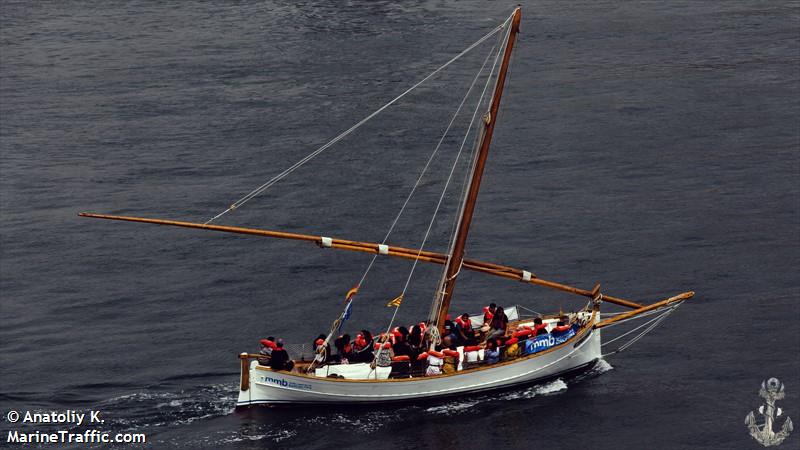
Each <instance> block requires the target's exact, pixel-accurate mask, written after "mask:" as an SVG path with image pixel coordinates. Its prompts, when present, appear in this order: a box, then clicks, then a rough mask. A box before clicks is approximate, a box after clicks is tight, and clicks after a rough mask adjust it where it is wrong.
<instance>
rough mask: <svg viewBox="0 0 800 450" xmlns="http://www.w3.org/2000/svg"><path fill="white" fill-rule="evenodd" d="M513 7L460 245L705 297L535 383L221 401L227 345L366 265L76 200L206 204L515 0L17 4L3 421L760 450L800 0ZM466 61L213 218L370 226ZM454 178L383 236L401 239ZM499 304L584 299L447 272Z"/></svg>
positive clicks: (369, 102) (381, 283) (204, 213)
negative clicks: (583, 363) (339, 404)
mask: <svg viewBox="0 0 800 450" xmlns="http://www.w3.org/2000/svg"><path fill="white" fill-rule="evenodd" d="M523 6H524V10H523V23H522V35H521V36H520V40H519V43H518V47H517V50H516V56H515V59H514V61H513V65H512V71H511V78H510V83H509V85H508V88H507V90H506V95H505V97H504V104H503V108H502V113H501V115H500V118H499V123H498V127H497V130H496V133H495V141H494V146H493V154H492V155H491V157H490V163H489V166H488V168H487V173H486V176H485V178H484V188H483V190H482V192H481V197H480V199H479V205H478V208H477V211H476V219H475V222H474V226H473V233H472V234H471V238H470V242H469V244H468V245H469V256H471V257H474V258H478V259H484V260H488V261H496V262H502V263H506V264H509V265H514V266H519V267H525V268H528V269H529V270H531V271H533V272H535V273H537V274H538V275H540V276H542V277H545V278H552V279H555V280H560V281H564V282H568V283H575V284H578V285H580V286H583V287H591V286H592V285H593V284H594V283H595V282H598V281H599V282H602V283H603V286H604V291H605V292H607V293H609V294H614V295H619V296H624V297H628V298H632V299H637V300H641V301H655V300H658V299H661V298H664V297H667V296H669V295H673V294H675V293H678V292H682V291H685V290H690V289H691V290H695V291H697V293H698V295H697V297H696V298H695V299H694V300H692V301H691V302H689V303H687V304H685V305H684V306H683V307H682V308H681V309H679V310H678V311H677V313H676V314H674V315H673V316H672V317H671V318H670V319H669V320H668V321H667V322H666V323H665V324H664V325H662V327H660V328H659V329H657V330H656V331H655V332H654V333H652V334H650V335H648V336H647V337H645V338H644V339H642V340H641V341H640V342H639V343H637V344H636V345H635V346H634V347H632V348H631V349H630V350H629V351H627V352H624V353H621V354H619V355H616V356H614V357H611V358H609V361H608V363H609V364H604V365H602V366H600V367H598V368H597V369H596V370H594V371H593V372H590V373H587V374H584V375H582V376H580V377H577V378H565V379H559V380H556V381H553V382H550V383H547V384H543V385H538V386H532V387H529V388H527V389H526V390H524V391H523V392H517V393H510V394H509V393H506V394H499V395H498V394H491V395H484V396H480V397H465V398H464V399H459V400H456V401H449V402H444V403H439V404H432V405H429V404H426V405H414V406H404V407H401V408H399V409H398V408H395V407H392V408H371V409H366V410H357V411H352V410H327V409H302V410H288V411H286V410H277V411H274V410H250V411H245V412H234V411H233V405H234V403H235V397H236V386H237V380H238V360H237V359H236V354H237V353H238V352H240V351H246V350H250V351H253V350H255V349H256V345H255V343H256V342H257V340H258V339H259V338H261V337H263V336H264V335H266V334H274V335H277V336H283V337H284V338H286V339H287V341H289V342H293V343H304V342H306V341H308V340H309V339H310V338H311V337H313V336H315V335H316V334H317V333H319V332H321V331H323V330H325V329H326V328H327V326H328V325H329V323H330V321H331V320H332V319H333V317H334V316H335V315H336V314H337V313H338V311H339V308H340V305H341V298H342V295H343V294H344V292H346V291H347V289H349V288H350V287H351V286H352V285H353V284H354V283H355V282H356V281H357V280H358V278H359V276H360V275H361V273H362V272H363V270H364V268H365V267H366V264H367V263H368V261H369V258H370V257H369V256H367V255H360V254H344V253H336V252H333V251H320V250H318V249H316V248H315V247H313V246H310V245H308V244H302V243H296V242H281V241H273V240H268V239H259V238H252V237H241V236H227V235H215V234H213V233H203V232H197V231H191V230H182V229H168V228H160V227H153V226H146V225H134V224H122V223H111V222H102V221H93V220H89V219H79V218H78V217H76V213H77V212H78V211H87V210H90V211H98V212H108V213H120V214H129V215H143V216H149V217H165V218H174V219H184V220H201V221H202V220H205V219H208V218H209V217H211V216H212V215H214V214H216V213H218V212H219V211H221V210H222V209H224V208H225V207H226V206H227V205H228V204H230V202H232V201H233V200H235V199H236V198H238V197H239V196H241V195H242V194H244V193H246V192H248V191H249V190H250V189H252V188H253V187H255V186H258V185H259V184H261V183H262V182H263V181H265V180H266V179H268V178H270V177H272V176H273V175H274V174H276V173H278V172H280V171H281V170H283V169H284V168H285V167H288V166H289V165H290V164H292V163H293V162H294V161H296V160H297V159H299V158H300V157H302V156H304V155H305V154H307V153H308V152H310V151H311V150H312V149H313V148H316V146H318V145H320V144H322V143H324V142H325V141H327V140H328V139H329V138H331V137H332V136H334V135H336V134H337V133H338V132H340V131H341V130H343V129H346V128H347V127H349V126H350V125H351V124H352V123H354V122H355V121H356V120H357V119H359V118H361V117H363V116H364V115H365V114H366V113H367V112H368V111H370V110H372V109H373V108H376V107H377V106H379V105H380V104H382V103H383V102H385V101H387V100H388V99H390V98H391V97H392V96H394V95H396V94H397V93H399V92H402V90H404V89H405V88H406V87H407V86H409V85H410V84H412V83H413V82H414V81H415V80H418V79H420V78H421V77H422V76H424V75H425V74H426V73H427V72H428V71H430V70H432V69H433V68H435V67H436V66H437V65H438V64H440V63H442V62H444V61H446V60H447V59H448V58H450V57H451V56H452V55H454V54H456V53H457V52H458V51H460V50H461V49H462V48H464V47H465V46H466V45H468V44H469V43H470V42H472V41H474V40H475V39H477V38H478V37H479V36H481V35H483V34H484V33H485V32H487V31H488V30H489V29H490V28H491V27H492V26H493V25H494V24H496V23H498V22H500V21H501V20H503V18H504V17H506V15H507V14H509V13H510V12H511V9H512V7H513V3H510V2H483V1H466V2H448V1H417V2H386V1H379V2H274V1H267V2H237V3H222V2H210V3H209V2H175V3H172V2H141V3H131V2H97V3H89V2H11V1H5V2H3V3H2V4H1V6H0V8H2V9H0V14H1V16H2V23H0V25H1V27H0V38H1V39H2V52H1V53H0V149H2V161H0V163H1V165H0V171H1V172H0V183H2V184H1V185H0V187H1V188H2V191H0V193H1V194H2V196H1V197H0V201H1V203H0V207H1V209H2V218H1V219H0V226H1V227H2V228H1V230H2V259H1V260H0V264H2V266H1V268H2V278H1V279H0V289H1V291H0V292H2V303H1V305H2V310H0V313H1V315H2V326H1V327H0V358H2V364H0V381H1V382H2V383H1V385H0V409H2V412H3V416H5V414H6V411H8V410H11V409H17V410H40V411H51V410H65V409H77V410H81V411H86V410H92V409H100V410H102V411H103V414H104V416H105V417H106V418H107V420H106V424H105V425H104V427H105V428H104V429H105V430H108V431H125V430H132V431H136V432H146V433H147V434H148V440H149V445H150V446H152V447H154V448H170V447H177V448H200V447H207V448H262V447H268V448H270V447H284V446H285V447H299V446H302V447H306V448H332V447H339V448H349V447H354V448H372V447H374V446H376V445H381V446H383V447H388V448H415V447H425V448H427V447H430V448H433V447H436V448H447V449H449V448H489V447H492V448H530V447H531V446H533V447H537V448H586V447H588V448H595V449H619V448H652V449H684V448H686V449H688V448H691V449H733V448H737V449H739V448H741V449H746V448H760V447H759V446H758V445H757V444H756V443H755V442H754V441H753V440H752V439H750V438H749V437H748V435H747V431H746V428H745V426H744V417H745V415H746V414H747V413H748V412H749V411H751V410H753V409H755V408H757V407H758V405H759V398H758V397H757V390H758V386H759V384H760V383H761V381H762V380H763V379H764V378H767V377H771V376H774V377H778V378H780V379H782V380H784V381H785V382H786V389H787V397H786V399H785V400H783V401H782V402H781V405H779V406H782V407H783V409H784V410H785V411H786V414H788V415H789V416H790V417H792V418H793V419H794V420H795V423H799V422H798V420H800V401H798V399H799V398H800V397H799V396H800V361H799V358H798V354H799V353H798V350H800V334H798V331H800V312H798V311H800V310H799V309H798V296H797V292H798V287H799V285H800V283H798V268H800V264H799V262H800V252H798V249H800V215H799V213H798V210H799V207H800V196H798V190H799V189H800V186H799V185H798V179H799V178H798V175H800V152H799V151H798V150H800V120H799V119H798V117H800V115H799V113H800V95H798V94H800V93H799V92H798V90H799V89H798V88H799V87H800V44H799V41H800V28H799V24H800V22H798V19H800V4H798V2H780V1H735V2H734V1H730V2H623V1H581V2H563V1H542V2H529V3H526V4H525V5H523ZM484 54H485V51H484V50H481V52H480V54H478V53H476V54H475V55H472V56H470V57H469V58H467V59H465V60H464V61H463V62H459V64H457V65H455V66H453V67H452V68H450V69H448V70H447V71H446V72H445V74H444V76H443V77H441V78H437V79H436V80H435V81H434V82H433V83H431V84H430V85H429V86H428V87H427V88H426V89H425V90H423V91H420V92H419V93H416V94H414V95H412V96H409V97H406V98H405V99H404V100H403V101H402V102H400V103H399V104H398V105H397V106H396V107H394V108H392V109H391V110H390V111H388V112H387V113H385V114H384V115H381V116H379V118H378V119H376V120H375V121H373V122H371V123H370V124H369V125H367V126H365V127H364V128H362V129H361V130H359V131H358V132H357V133H356V134H355V135H353V136H351V137H349V138H348V139H346V140H344V141H343V142H341V143H339V144H338V145H337V146H336V147H333V148H332V149H330V150H329V151H328V152H327V153H324V154H323V155H322V156H320V157H319V158H317V159H316V160H314V161H313V162H312V163H310V164H308V165H306V166H305V167H303V168H302V169H300V170H298V171H297V172H296V173H295V174H293V176H292V177H290V178H288V179H287V180H285V181H284V182H282V183H279V184H278V185H276V186H275V187H274V188H272V189H270V190H269V191H268V192H267V193H266V194H265V195H263V196H261V197H258V198H257V199H255V200H253V201H252V202H250V203H249V204H248V205H247V206H246V207H244V208H242V209H241V210H239V211H236V212H235V213H233V214H230V215H228V216H225V218H224V219H222V220H221V221H220V223H224V224H235V225H245V226H258V227H264V228H275V229H284V230H290V231H294V232H301V233H312V234H324V235H328V236H337V237H345V238H354V239H362V240H372V241H376V240H378V241H379V240H380V239H381V238H382V237H383V234H384V233H385V231H386V230H387V229H388V226H389V224H390V223H391V218H392V217H393V215H394V214H395V213H396V212H397V210H398V209H399V207H400V205H401V204H402V200H403V197H404V195H405V193H406V192H407V190H408V188H409V187H410V186H411V184H413V181H414V179H415V177H416V174H417V173H418V171H419V170H420V169H421V167H422V165H423V164H424V161H425V159H426V158H427V155H428V154H429V152H430V151H431V149H432V148H433V146H434V145H435V142H436V139H437V138H438V133H440V132H441V131H442V130H443V128H444V126H445V125H446V123H447V120H448V117H449V114H451V112H452V111H453V110H454V109H455V106H456V105H457V102H458V99H459V96H460V95H461V93H462V92H463V90H464V89H465V87H466V86H467V85H468V83H469V79H470V77H471V76H472V74H473V73H474V71H475V70H476V69H477V67H478V66H479V65H480V61H481V59H482V57H483V56H482V55H484ZM456 141H457V138H453V139H452V140H450V141H448V143H449V146H448V147H447V148H445V149H443V155H448V156H447V158H452V156H453V155H454V154H455V153H454V152H455V150H456V144H455V142H456ZM445 171H446V160H445V159H441V160H437V162H436V163H435V166H434V173H436V174H437V175H443V174H444V172H445ZM442 180H443V176H437V177H432V178H430V179H426V181H425V182H424V183H423V184H422V187H421V190H420V194H419V196H418V197H415V200H414V201H413V202H412V204H411V205H410V207H409V210H408V212H407V213H406V214H405V215H404V216H403V219H402V220H401V222H400V223H399V225H398V229H397V231H396V232H395V233H394V235H393V238H392V239H391V242H393V243H396V244H400V245H408V246H416V245H418V243H419V240H420V239H421V237H422V232H423V230H424V227H425V225H426V223H427V220H428V219H429V217H430V213H431V211H432V205H433V204H434V203H435V199H436V196H437V195H438V192H439V189H440V187H441V181H442ZM452 210H453V208H452V205H450V206H448V209H447V210H446V211H445V212H452ZM448 226H449V222H446V221H442V222H440V223H439V225H438V226H437V227H436V229H435V233H434V239H433V242H432V243H431V247H430V248H431V249H435V250H441V249H442V248H443V247H444V246H445V238H444V235H445V233H446V231H447V228H448ZM408 269H409V263H408V262H406V261H389V260H380V261H379V264H378V265H377V267H376V268H375V269H374V270H373V272H372V273H371V275H370V277H369V278H368V280H367V283H366V285H365V288H364V289H363V291H362V293H361V294H359V298H358V303H357V305H356V309H355V311H354V317H353V319H351V323H350V326H351V327H359V328H360V327H369V328H372V329H378V328H380V327H384V326H386V324H387V323H388V320H389V312H390V310H388V309H387V308H385V307H384V304H385V302H386V300H387V299H389V298H392V297H394V296H395V295H396V294H397V292H398V291H399V290H400V289H401V288H402V284H403V281H404V280H405V277H406V275H407V273H408ZM437 274H438V269H437V268H434V267H420V268H419V269H418V271H417V272H416V273H415V283H414V284H413V288H412V290H411V291H410V293H409V295H408V297H407V299H406V301H404V303H403V307H402V309H401V311H400V314H399V320H400V322H401V323H408V322H411V321H415V320H418V319H419V318H420V317H423V316H424V315H425V314H426V313H427V305H428V302H429V299H430V296H431V293H432V291H433V285H434V284H435V282H436V277H437ZM489 301H497V302H498V303H502V304H514V303H519V304H523V305H526V306H528V307H531V308H533V309H537V310H545V311H552V310H557V309H559V308H563V309H565V310H566V309H572V308H577V307H579V306H580V305H581V304H582V302H581V300H579V299H576V298H573V297H570V296H568V295H566V294H560V293H557V292H550V291H546V290H542V289H540V288H536V287H529V286H524V285H522V284H520V283H512V282H508V281H506V280H501V279H492V278H488V277H486V276H482V275H479V274H471V273H470V274H464V275H463V276H462V277H461V282H460V284H459V287H458V292H457V295H456V300H455V305H454V308H455V309H457V310H466V311H475V310H478V309H479V308H480V307H481V306H482V305H484V304H486V303H488V302H489ZM610 310H613V308H610ZM612 367H613V369H612ZM781 423H782V420H781ZM9 429H19V427H16V426H15V427H12V426H11V425H10V424H9V423H8V422H6V421H5V420H3V422H2V427H0V431H2V433H3V439H2V442H3V444H0V446H3V445H5V436H6V434H7V431H8V430H9ZM30 429H31V430H32V429H33V428H30ZM798 434H800V431H798V430H796V431H795V432H794V435H793V436H791V437H790V438H789V440H787V442H786V443H785V444H784V445H783V447H784V448H787V447H788V448H797V446H798V442H800V441H799V439H800V438H798V436H797V435H798Z"/></svg>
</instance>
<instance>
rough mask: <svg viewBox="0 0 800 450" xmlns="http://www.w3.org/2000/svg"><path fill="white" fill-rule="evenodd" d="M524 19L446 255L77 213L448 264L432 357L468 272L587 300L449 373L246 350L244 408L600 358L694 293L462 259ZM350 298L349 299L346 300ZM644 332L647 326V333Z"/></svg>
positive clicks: (554, 369) (466, 357)
mask: <svg viewBox="0 0 800 450" xmlns="http://www.w3.org/2000/svg"><path fill="white" fill-rule="evenodd" d="M520 19H521V10H520V9H519V8H517V9H516V10H515V11H514V12H513V14H512V15H511V16H510V17H509V18H508V19H507V20H506V21H505V22H504V24H503V28H504V29H505V30H506V34H505V40H504V42H503V45H502V48H501V52H498V56H499V55H500V53H502V61H501V63H500V65H499V71H498V73H497V77H496V81H495V87H494V92H493V96H492V99H491V102H490V103H489V107H488V111H487V112H486V114H485V115H484V116H483V121H482V129H481V130H480V138H479V139H478V143H477V150H476V154H475V155H476V156H475V158H474V161H473V164H472V171H471V177H470V179H469V182H468V188H467V189H466V194H465V195H464V198H463V200H462V204H461V209H460V215H459V217H458V222H457V227H456V232H455V234H454V237H453V240H452V243H451V246H450V248H449V249H448V251H447V252H446V253H437V252H432V251H426V250H423V249H422V248H420V249H411V248H403V247H397V246H392V245H387V244H385V243H370V242H359V241H352V240H345V239H337V238H331V237H326V236H316V235H306V234H296V233H290V232H283V231H271V230H262V229H253V228H241V227H232V226H221V225H213V224H210V223H209V222H210V221H209V222H206V223H195V222H183V221H174V220H163V219H150V218H141V217H128V216H112V215H103V214H94V213H80V214H79V215H80V216H83V217H92V218H99V219H111V220H120V221H131V222H140V223H150V224H158V225H169V226H178V227H186V228H197V229H204V230H212V231H219V232H226V233H238V234H248V235H255V236H264V237H272V238H279V239H293V240H300V241H308V242H313V243H315V244H317V245H318V246H320V247H322V248H333V249H341V250H349V251H356V252H367V253H372V254H374V255H376V257H377V256H378V255H385V256H390V257H397V258H404V259H409V260H414V261H415V262H416V261H422V262H427V263H434V264H440V265H442V266H443V276H442V279H441V282H440V284H439V286H438V289H437V292H436V295H435V297H434V301H433V304H432V306H431V313H430V316H429V318H428V324H429V326H428V328H427V332H426V341H425V342H426V346H427V347H429V348H430V353H431V354H434V355H436V350H437V348H439V347H438V346H440V344H441V342H442V339H441V336H442V335H443V334H444V326H445V321H446V316H447V315H448V311H449V310H450V304H451V300H452V298H453V294H454V291H455V287H456V281H457V280H458V275H459V273H460V271H461V269H462V268H463V269H467V270H472V271H477V272H482V273H485V274H489V275H494V276H499V277H503V278H508V279H512V280H516V281H521V282H524V283H530V284H535V285H540V286H544V287H548V288H551V289H557V290H561V291H564V292H569V293H572V294H575V295H578V296H583V297H585V298H587V299H588V300H587V303H586V306H585V307H584V308H583V309H582V310H580V311H578V312H576V313H572V314H569V315H568V316H564V315H563V314H560V313H559V314H554V315H551V316H545V317H540V318H541V319H542V322H543V324H544V325H545V326H546V331H547V332H546V333H543V334H541V335H539V336H534V335H530V337H528V334H526V333H525V332H524V331H525V329H526V327H529V326H531V325H533V322H532V321H531V320H526V319H525V318H523V317H519V316H515V317H511V318H510V319H511V321H510V322H509V325H508V328H507V331H506V333H505V336H504V337H503V339H501V341H505V342H506V343H508V342H512V341H508V340H505V338H507V337H511V336H512V335H515V332H516V331H517V330H522V332H521V333H516V334H519V338H518V337H517V336H514V338H513V339H514V341H516V342H517V346H518V348H522V349H523V350H522V351H520V354H518V355H517V354H514V355H507V356H506V357H504V358H503V360H501V361H500V362H497V363H495V364H487V363H485V362H482V358H481V354H482V353H483V349H482V348H475V347H464V346H459V347H458V348H457V350H456V353H457V355H456V354H452V358H453V360H454V361H457V369H456V370H454V371H451V372H449V373H435V374H427V375H426V374H424V373H418V372H414V371H403V372H402V373H396V372H395V370H394V369H393V366H394V364H393V365H392V366H380V365H376V364H374V363H375V361H374V360H373V363H372V364H370V363H360V364H328V363H325V362H324V359H325V358H324V357H325V356H326V355H324V354H323V353H324V349H325V348H326V345H321V346H320V347H319V348H318V351H319V352H321V353H319V354H318V355H317V357H316V358H315V359H313V360H310V361H295V366H294V368H293V369H292V370H291V371H284V370H281V371H277V370H272V369H271V368H269V367H266V366H262V365H260V364H259V363H258V362H257V358H258V356H259V355H257V354H251V353H242V354H240V355H239V358H240V363H241V364H240V365H241V379H240V381H241V382H240V391H239V398H238V402H237V405H238V406H249V405H258V404H267V405H279V404H352V403H375V402H391V401H413V400H416V399H424V398H438V397H446V396H452V395H461V394H466V393H474V392H482V391H487V390H492V389H499V388H508V387H511V386H515V385H519V384H524V383H530V382H535V381H537V380H542V379H546V378H550V377H554V376H558V375H560V374H563V373H566V372H570V371H574V370H577V369H581V368H584V367H588V366H591V365H593V364H594V363H596V362H597V361H598V360H599V359H601V357H602V353H601V330H602V329H603V328H605V327H608V326H612V325H616V324H618V323H621V322H624V321H627V320H631V319H634V318H638V317H643V316H646V315H653V314H656V313H661V316H657V317H656V318H657V319H661V318H663V317H665V314H668V313H669V312H671V311H673V310H674V308H676V307H677V306H678V305H680V304H681V303H682V302H683V301H684V300H686V299H688V298H691V297H692V296H693V295H694V293H693V292H684V293H682V294H679V295H676V296H673V297H670V298H667V299H665V300H662V301H659V302H656V303H653V304H650V305H643V304H641V303H638V302H634V301H631V300H627V299H623V298H619V297H614V296H610V295H606V294H604V293H601V291H600V285H596V286H595V287H594V288H593V289H591V290H585V289H580V288H576V287H573V286H568V285H566V284H562V283H557V282H553V281H548V280H544V279H542V278H540V277H538V276H536V275H535V274H533V273H531V272H529V271H526V270H522V269H517V268H513V267H508V266H504V265H500V264H494V263H488V262H483V261H476V260H471V259H465V251H464V249H465V245H466V241H467V236H468V234H469V228H470V223H471V221H472V216H473V212H474V208H475V204H476V201H477V197H478V192H479V190H480V185H481V179H482V175H483V171H484V167H485V165H486V161H487V156H488V153H489V147H490V144H491V140H492V135H493V133H494V128H495V123H496V120H495V119H496V118H497V116H498V114H497V113H498V110H499V108H500V101H501V97H502V93H503V88H504V84H505V80H506V75H507V71H508V66H509V61H510V57H511V53H512V51H513V48H514V43H515V39H516V36H517V32H518V30H519V25H520ZM490 77H491V75H490ZM236 206H237V205H236V204H234V206H232V207H231V208H229V210H231V209H235V207H236ZM212 220H213V219H212ZM347 301H348V302H349V301H350V299H349V297H348V300H347ZM602 302H609V303H613V304H617V305H620V306H624V307H626V308H629V309H630V311H627V312H625V313H621V314H617V315H613V316H611V317H610V318H606V319H603V318H601V314H600V306H601V303H602ZM348 306H349V305H348ZM346 318H347V307H345V311H344V312H343V313H342V315H341V316H340V317H339V319H337V321H336V322H335V323H334V326H333V327H332V329H331V333H330V334H329V335H328V336H327V339H326V340H325V344H328V343H329V342H330V341H331V338H332V337H333V335H334V334H335V333H336V332H337V331H338V330H339V329H340V327H341V325H342V321H343V320H345V319H346ZM652 321H653V320H651V322H652ZM657 323H658V322H656V324H657ZM480 325H481V323H480V321H478V322H477V323H476V324H475V326H476V328H478V327H480ZM559 325H560V326H559ZM653 326H654V325H653ZM650 329H652V328H650ZM647 331H649V329H646V330H645V332H647ZM478 347H481V346H478Z"/></svg>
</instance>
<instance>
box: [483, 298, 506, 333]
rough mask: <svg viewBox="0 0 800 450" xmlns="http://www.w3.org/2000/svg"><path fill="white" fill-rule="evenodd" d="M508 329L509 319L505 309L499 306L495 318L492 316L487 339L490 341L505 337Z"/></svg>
mask: <svg viewBox="0 0 800 450" xmlns="http://www.w3.org/2000/svg"><path fill="white" fill-rule="evenodd" d="M506 328H508V317H507V316H506V313H505V312H504V311H503V307H502V306H498V307H497V309H496V310H495V312H494V316H492V322H491V326H490V330H489V334H487V335H486V339H487V340H490V339H493V338H498V337H501V336H504V335H505V334H506Z"/></svg>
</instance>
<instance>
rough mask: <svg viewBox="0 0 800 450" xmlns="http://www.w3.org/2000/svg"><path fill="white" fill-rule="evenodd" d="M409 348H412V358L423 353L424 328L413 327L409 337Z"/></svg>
mask: <svg viewBox="0 0 800 450" xmlns="http://www.w3.org/2000/svg"><path fill="white" fill-rule="evenodd" d="M408 346H409V347H410V348H411V353H412V355H411V356H416V355H419V354H420V353H422V351H421V349H422V328H421V327H420V326H419V325H414V326H412V327H411V333H409V335H408Z"/></svg>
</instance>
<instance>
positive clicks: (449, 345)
mask: <svg viewBox="0 0 800 450" xmlns="http://www.w3.org/2000/svg"><path fill="white" fill-rule="evenodd" d="M437 347H438V348H437V349H438V350H455V349H456V348H457V347H456V344H455V343H454V342H453V338H452V337H450V336H445V337H444V339H442V344H441V345H439V346H437Z"/></svg>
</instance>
